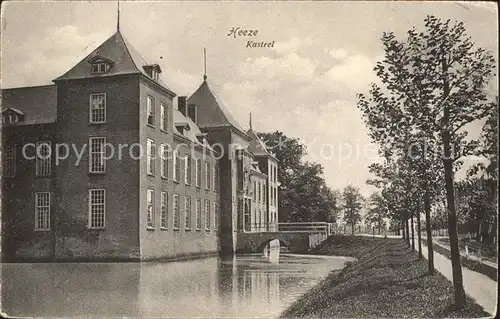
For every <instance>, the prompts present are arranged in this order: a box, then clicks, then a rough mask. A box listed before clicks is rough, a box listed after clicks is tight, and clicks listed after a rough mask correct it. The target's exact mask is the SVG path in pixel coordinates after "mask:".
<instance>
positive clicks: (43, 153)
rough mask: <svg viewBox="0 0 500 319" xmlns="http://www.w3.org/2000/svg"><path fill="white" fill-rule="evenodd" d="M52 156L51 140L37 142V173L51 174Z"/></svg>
mask: <svg viewBox="0 0 500 319" xmlns="http://www.w3.org/2000/svg"><path fill="white" fill-rule="evenodd" d="M51 156H52V150H51V148H50V142H38V143H36V175H38V176H47V175H50V173H51V170H50V162H51V161H50V159H51Z"/></svg>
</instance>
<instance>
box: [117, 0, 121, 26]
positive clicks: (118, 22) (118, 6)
mask: <svg viewBox="0 0 500 319" xmlns="http://www.w3.org/2000/svg"><path fill="white" fill-rule="evenodd" d="M116 32H120V0H118V5H117V18H116Z"/></svg>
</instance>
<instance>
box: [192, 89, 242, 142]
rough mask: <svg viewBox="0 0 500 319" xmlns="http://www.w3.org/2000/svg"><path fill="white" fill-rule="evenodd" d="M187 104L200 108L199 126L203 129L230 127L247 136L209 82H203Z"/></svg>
mask: <svg viewBox="0 0 500 319" xmlns="http://www.w3.org/2000/svg"><path fill="white" fill-rule="evenodd" d="M187 102H188V104H196V105H197V106H198V114H199V116H198V125H199V126H200V127H201V128H210V127H220V126H228V127H234V128H236V129H237V130H238V131H240V132H241V133H243V134H244V135H246V133H245V130H244V129H243V128H242V127H241V125H240V124H239V123H238V122H237V121H236V120H235V119H234V117H233V116H232V115H231V113H230V112H229V110H228V109H227V107H226V106H225V105H224V104H223V103H222V101H221V100H220V99H219V98H218V97H217V96H216V95H215V93H213V92H212V90H210V87H209V86H208V83H207V81H203V83H202V84H201V85H200V87H199V88H198V89H197V90H196V91H195V92H194V93H193V95H191V96H190V97H189V99H188V101H187Z"/></svg>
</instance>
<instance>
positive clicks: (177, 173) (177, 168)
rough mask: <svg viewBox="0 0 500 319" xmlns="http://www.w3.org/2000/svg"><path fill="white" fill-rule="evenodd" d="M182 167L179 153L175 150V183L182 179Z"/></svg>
mask: <svg viewBox="0 0 500 319" xmlns="http://www.w3.org/2000/svg"><path fill="white" fill-rule="evenodd" d="M180 174H181V167H180V162H179V151H177V150H174V181H176V182H178V181H179V179H180Z"/></svg>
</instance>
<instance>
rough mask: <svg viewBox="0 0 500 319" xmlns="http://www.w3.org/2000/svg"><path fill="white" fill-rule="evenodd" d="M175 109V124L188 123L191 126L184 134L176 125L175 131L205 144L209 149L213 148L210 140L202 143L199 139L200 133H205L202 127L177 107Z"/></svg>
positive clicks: (200, 143) (192, 140) (202, 144)
mask: <svg viewBox="0 0 500 319" xmlns="http://www.w3.org/2000/svg"><path fill="white" fill-rule="evenodd" d="M173 111H174V126H176V125H177V124H182V125H184V124H186V125H187V126H189V130H185V131H184V133H183V134H181V133H180V132H179V131H178V130H177V128H175V127H174V133H175V134H177V135H180V136H184V137H185V138H187V139H188V140H190V141H191V142H193V143H195V144H198V145H201V146H204V147H205V148H207V149H210V150H213V149H212V147H211V146H210V144H209V143H208V142H206V143H202V142H200V141H199V140H198V137H197V136H198V135H202V134H203V133H202V132H201V131H200V128H199V127H198V125H196V123H194V122H193V121H192V120H191V119H190V118H189V117H186V116H184V115H183V114H182V113H181V112H180V111H179V110H178V109H177V108H174V109H173Z"/></svg>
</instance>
